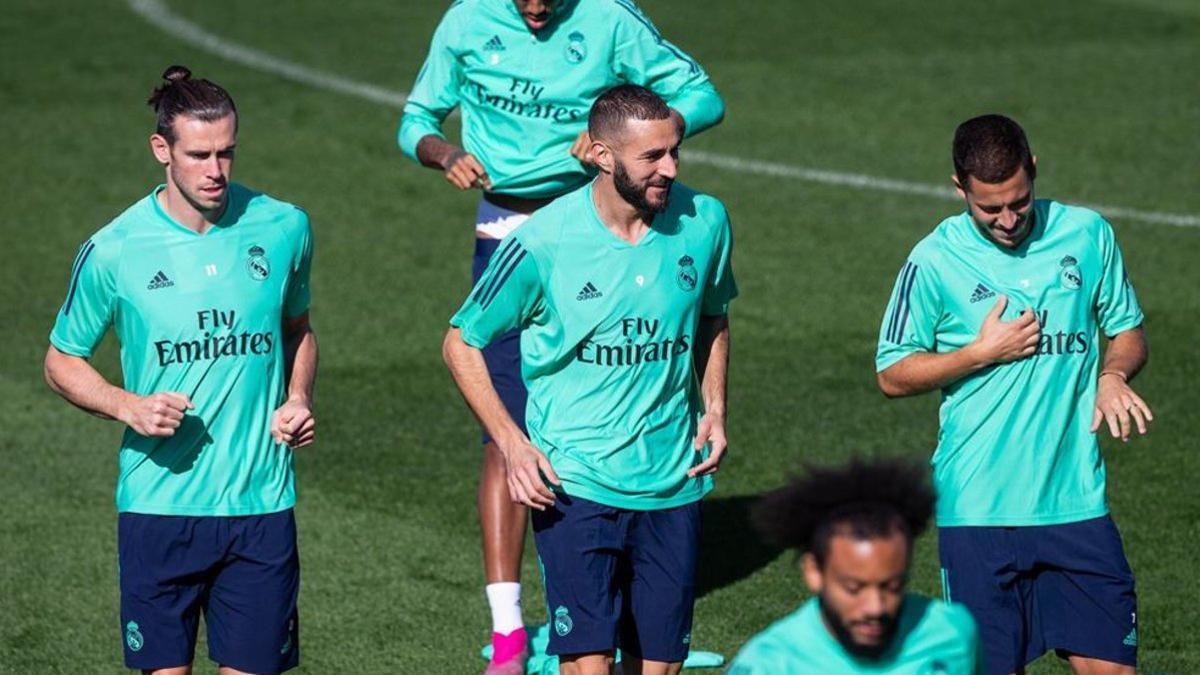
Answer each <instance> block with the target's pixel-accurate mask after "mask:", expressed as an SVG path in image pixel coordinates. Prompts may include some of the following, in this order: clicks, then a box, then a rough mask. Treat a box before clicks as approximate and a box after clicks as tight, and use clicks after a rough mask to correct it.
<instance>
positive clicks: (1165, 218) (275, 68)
mask: <svg viewBox="0 0 1200 675" xmlns="http://www.w3.org/2000/svg"><path fill="white" fill-rule="evenodd" d="M126 1H127V2H128V4H129V8H130V9H131V10H133V12H134V13H135V14H137V15H138V16H140V17H142V18H143V19H145V20H146V21H147V22H149V23H151V24H153V25H155V26H157V27H158V28H160V29H162V30H163V31H165V32H166V33H169V34H171V35H173V36H175V37H177V38H179V39H180V40H183V41H184V42H187V43H190V44H192V45H193V46H195V47H199V48H200V49H203V50H204V51H207V52H209V53H212V54H216V55H217V56H220V57H222V58H225V59H228V60H230V61H233V62H235V63H240V64H242V65H244V66H248V67H250V68H253V69H255V70H259V71H263V72H267V73H272V74H274V75H278V76H279V77H282V78H284V79H287V80H291V81H293V82H298V83H300V84H304V85H307V86H310V87H316V88H317V89H324V90H326V91H335V92H339V93H342V94H348V95H350V96H356V97H358V98H361V99H364V100H367V101H371V102H373V103H379V104H382V105H387V106H391V107H394V108H402V107H403V106H404V101H405V100H406V99H407V93H406V92H401V91H394V90H391V89H385V88H383V87H377V86H375V85H372V84H367V83H365V82H357V81H355V80H351V79H349V78H345V77H341V76H339V75H333V74H331V73H325V72H321V71H319V70H314V69H312V68H306V67H305V66H302V65H299V64H297V63H293V62H291V61H285V60H284V59H281V58H278V57H275V56H271V55H270V54H267V53H265V52H260V51H258V50H257V49H251V48H249V47H245V46H242V45H239V44H236V43H233V42H230V41H228V40H226V39H224V38H222V37H220V36H218V35H214V34H212V33H210V32H208V31H207V30H205V29H203V28H201V27H200V26H197V25H196V24H194V23H192V22H191V21H188V20H187V19H184V18H183V17H180V16H178V15H176V14H174V13H173V12H171V10H170V9H169V8H168V7H167V6H166V5H165V4H164V3H163V2H162V1H161V0H126ZM685 156H686V157H687V159H688V161H692V162H696V163H698V164H707V165H708V166H712V167H716V168H718V169H726V170H729V171H735V172H740V173H749V174H757V175H760V176H773V177H776V178H791V179H795V180H802V181H806V182H809V183H821V184H823V185H836V186H841V187H851V188H859V189H863V190H874V191H877V192H895V193H900V194H909V195H921V196H925V197H936V198H939V199H946V200H957V199H958V196H957V195H956V194H955V193H954V191H953V190H951V189H949V188H945V187H939V186H937V185H930V184H928V183H912V182H908V181H902V180H893V179H891V178H879V177H876V176H867V175H863V174H857V173H845V172H841V171H827V170H824V169H809V168H805V167H800V166H792V165H789V164H776V163H773V162H761V161H757V160H750V159H741V158H738V157H731V156H729V155H721V154H717V153H712V152H704V151H700V150H687V151H686V153H685ZM1089 208H1092V209H1094V210H1096V211H1099V212H1100V213H1102V214H1104V215H1105V216H1106V217H1108V218H1113V219H1117V218H1123V219H1126V220H1138V221H1142V222H1145V223H1158V224H1162V225H1174V226H1177V227H1200V216H1195V215H1187V214H1180V213H1161V212H1155V211H1138V210H1136V209H1128V208H1124V207H1120V206H1101V205H1090V206H1089Z"/></svg>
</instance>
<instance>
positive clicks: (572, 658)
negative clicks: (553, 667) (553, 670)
mask: <svg viewBox="0 0 1200 675" xmlns="http://www.w3.org/2000/svg"><path fill="white" fill-rule="evenodd" d="M612 666H613V655H612V653H611V652H608V653H600V654H571V655H567V656H561V657H559V659H558V673H559V675H610V673H612Z"/></svg>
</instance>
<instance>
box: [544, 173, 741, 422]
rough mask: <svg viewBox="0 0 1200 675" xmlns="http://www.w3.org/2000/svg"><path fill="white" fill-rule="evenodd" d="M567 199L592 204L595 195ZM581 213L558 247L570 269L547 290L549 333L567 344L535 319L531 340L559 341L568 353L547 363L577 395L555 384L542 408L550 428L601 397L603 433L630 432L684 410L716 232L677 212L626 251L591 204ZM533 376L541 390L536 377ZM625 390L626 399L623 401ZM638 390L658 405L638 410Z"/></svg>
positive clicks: (556, 272)
mask: <svg viewBox="0 0 1200 675" xmlns="http://www.w3.org/2000/svg"><path fill="white" fill-rule="evenodd" d="M692 196H693V194H691V193H690V191H687V190H677V191H676V193H675V194H673V195H672V200H673V202H674V201H675V200H678V201H679V202H686V201H687V200H689V199H690V198H692ZM569 199H580V200H585V202H590V200H591V199H592V191H591V187H590V186H589V187H588V188H585V189H583V190H580V191H579V192H577V193H575V194H573V195H571V196H570V197H569ZM681 205H682V204H681ZM582 206H583V208H580V209H573V210H572V211H571V212H572V213H573V214H577V217H580V221H579V222H572V223H569V224H567V225H566V226H565V227H564V230H563V236H562V240H561V242H560V243H559V244H558V247H557V255H558V256H561V258H562V259H563V260H569V261H571V264H569V265H554V267H553V268H552V270H551V273H550V276H549V279H548V281H547V283H546V285H545V288H544V293H545V303H546V306H547V310H548V311H550V312H553V314H554V315H555V317H556V319H557V320H556V321H553V322H548V323H546V325H545V326H546V327H547V328H549V327H551V326H555V328H554V331H559V330H561V331H562V332H563V333H564V334H563V335H562V336H561V337H562V338H565V339H564V340H563V342H558V338H559V336H557V335H554V336H549V335H544V334H543V333H542V327H541V326H538V325H536V324H537V320H536V319H535V325H534V326H532V327H531V331H527V333H528V334H529V339H530V340H531V341H534V342H536V341H538V340H540V339H543V337H553V339H554V341H555V342H556V343H558V344H563V345H566V346H568V347H569V348H570V352H569V353H563V354H560V355H559V360H558V361H557V362H556V363H554V364H550V363H546V364H544V365H545V366H551V367H552V368H553V373H552V376H553V377H555V378H556V379H558V380H559V381H560V382H567V383H571V386H572V388H573V389H574V390H575V391H574V392H573V394H574V395H570V396H564V395H563V394H564V393H565V392H563V391H562V389H561V386H560V385H558V386H557V387H556V393H557V394H558V395H556V396H555V397H554V398H553V399H551V400H545V401H541V402H540V404H541V405H543V406H545V410H544V411H545V412H546V413H547V417H548V419H550V420H553V422H552V423H551V424H552V425H556V424H560V423H569V420H570V419H572V418H573V417H575V415H574V414H573V413H572V410H570V409H567V410H562V408H564V407H569V408H572V409H573V408H576V406H579V407H581V408H582V407H587V406H588V405H589V401H590V399H591V397H592V396H595V395H599V394H601V393H603V394H604V395H605V397H606V398H607V399H608V400H610V401H612V402H613V403H614V404H615V405H612V406H609V407H608V409H607V410H604V411H603V412H601V413H600V414H602V415H603V416H604V418H605V419H603V420H599V422H600V424H601V425H610V424H622V425H634V424H639V423H641V420H638V419H637V415H640V414H643V413H645V412H650V414H651V415H658V414H678V412H671V411H678V410H679V409H683V410H687V407H688V396H689V395H690V394H691V379H692V367H691V360H692V357H693V353H694V349H695V340H696V326H697V322H698V321H699V318H700V307H701V299H702V297H703V293H704V283H705V280H706V279H708V278H709V277H710V274H711V271H712V269H711V268H712V265H713V264H714V263H715V258H716V253H717V251H716V250H715V241H716V240H715V236H714V228H713V226H712V225H711V224H709V223H705V222H701V221H699V220H691V219H688V218H680V217H679V212H678V211H675V210H674V209H672V210H670V211H668V212H667V213H664V214H660V215H659V216H658V217H657V218H656V219H655V221H654V224H653V225H652V226H651V228H650V229H649V230H648V231H647V232H646V234H645V235H644V236H643V238H642V239H641V240H640V241H638V242H637V243H629V242H627V241H624V240H622V239H620V238H619V237H617V236H616V235H615V234H614V233H613V232H611V231H609V230H608V228H607V227H606V226H605V225H604V224H603V223H602V222H601V221H600V219H599V217H598V216H597V215H596V212H595V209H594V207H592V206H591V204H590V203H584V204H583V205H582ZM673 206H674V204H673ZM550 372H551V371H550V370H549V369H547V371H546V373H547V374H550ZM531 374H532V375H534V377H533V378H531V379H532V381H531V389H532V390H533V391H536V389H537V386H538V384H537V376H538V374H539V373H538V372H534V373H531ZM614 388H615V390H614ZM622 389H624V390H627V391H628V393H629V394H630V395H628V396H626V395H622V394H621V393H620V390H622ZM635 390H636V391H637V392H639V393H640V392H642V391H646V390H655V391H657V392H659V393H658V396H659V403H660V404H662V405H661V406H655V409H654V410H651V411H642V410H638V409H637V407H638V406H639V404H642V403H643V401H641V400H639V397H638V396H633V395H632V394H633V393H635ZM595 414H596V413H595V412H592V413H589V415H590V416H594V415H595Z"/></svg>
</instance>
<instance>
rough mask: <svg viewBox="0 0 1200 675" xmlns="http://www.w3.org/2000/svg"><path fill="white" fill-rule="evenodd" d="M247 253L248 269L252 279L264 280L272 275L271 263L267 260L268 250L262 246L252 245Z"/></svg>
mask: <svg viewBox="0 0 1200 675" xmlns="http://www.w3.org/2000/svg"><path fill="white" fill-rule="evenodd" d="M247 254H248V255H249V258H247V259H246V271H247V272H248V273H249V274H250V278H251V279H253V280H255V281H262V280H264V279H266V278H267V277H268V276H270V274H271V263H270V261H268V260H267V252H266V251H264V250H263V248H262V247H261V246H259V245H257V244H255V245H254V246H251V247H250V250H249V251H248V252H247Z"/></svg>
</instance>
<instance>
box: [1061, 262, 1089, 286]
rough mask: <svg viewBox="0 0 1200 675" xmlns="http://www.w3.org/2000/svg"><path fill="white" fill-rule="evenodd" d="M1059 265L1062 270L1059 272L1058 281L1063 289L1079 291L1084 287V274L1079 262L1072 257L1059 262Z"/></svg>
mask: <svg viewBox="0 0 1200 675" xmlns="http://www.w3.org/2000/svg"><path fill="white" fill-rule="evenodd" d="M1058 265H1059V267H1061V268H1062V269H1061V270H1059V272H1058V281H1059V283H1061V284H1062V285H1063V288H1069V289H1071V290H1073V291H1075V290H1079V288H1080V287H1082V286H1083V273H1082V272H1080V271H1079V261H1078V260H1076V259H1075V258H1073V257H1071V256H1066V257H1064V258H1063V259H1062V260H1060V261H1058Z"/></svg>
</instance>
